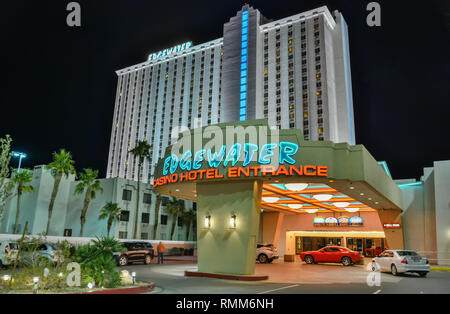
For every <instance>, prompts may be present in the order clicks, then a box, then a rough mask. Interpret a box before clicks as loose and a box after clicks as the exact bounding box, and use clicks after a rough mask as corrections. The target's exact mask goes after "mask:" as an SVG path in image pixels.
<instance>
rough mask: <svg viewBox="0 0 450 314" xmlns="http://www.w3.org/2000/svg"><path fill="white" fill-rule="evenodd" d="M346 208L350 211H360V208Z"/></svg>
mask: <svg viewBox="0 0 450 314" xmlns="http://www.w3.org/2000/svg"><path fill="white" fill-rule="evenodd" d="M345 210H346V211H348V212H349V213H356V212H357V211H359V208H346V209H345Z"/></svg>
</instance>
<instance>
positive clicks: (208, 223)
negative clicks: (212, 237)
mask: <svg viewBox="0 0 450 314" xmlns="http://www.w3.org/2000/svg"><path fill="white" fill-rule="evenodd" d="M210 227H211V216H210V215H208V216H206V217H205V228H208V229H209V228H210Z"/></svg>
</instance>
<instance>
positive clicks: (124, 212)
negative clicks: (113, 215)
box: [120, 210, 130, 221]
mask: <svg viewBox="0 0 450 314" xmlns="http://www.w3.org/2000/svg"><path fill="white" fill-rule="evenodd" d="M129 220H130V211H129V210H122V211H121V212H120V221H129Z"/></svg>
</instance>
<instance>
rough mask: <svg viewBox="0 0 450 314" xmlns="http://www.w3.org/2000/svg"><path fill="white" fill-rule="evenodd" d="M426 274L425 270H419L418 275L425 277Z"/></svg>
mask: <svg viewBox="0 0 450 314" xmlns="http://www.w3.org/2000/svg"><path fill="white" fill-rule="evenodd" d="M427 275H428V273H427V272H426V271H423V272H420V273H419V276H420V277H426V276H427Z"/></svg>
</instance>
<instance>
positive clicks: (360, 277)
mask: <svg viewBox="0 0 450 314" xmlns="http://www.w3.org/2000/svg"><path fill="white" fill-rule="evenodd" d="M295 264H296V265H293V264H292V263H288V264H283V263H282V262H281V263H279V264H270V265H258V264H257V265H256V273H266V274H268V275H269V280H267V281H261V282H242V281H232V280H221V279H212V278H198V277H185V276H184V271H185V270H191V271H195V270H197V265H196V264H195V263H189V262H179V261H178V262H175V261H174V262H166V263H165V264H164V265H158V264H150V265H129V266H126V267H122V269H127V270H128V271H130V272H131V271H135V272H136V274H137V279H138V280H141V281H151V282H154V283H155V286H156V289H155V291H154V292H152V293H153V294H159V293H162V294H164V293H168V294H272V293H273V294H278V293H280V294H286V293H287V294H397V293H401V294H437V293H445V294H450V272H448V271H431V272H430V273H429V274H428V276H427V277H426V278H421V277H419V276H417V275H415V274H405V275H400V276H392V275H391V274H388V273H373V272H370V271H367V270H366V268H365V266H364V265H359V266H351V267H343V266H338V265H332V264H322V265H320V264H319V265H304V264H301V263H298V264H297V263H295ZM270 267H272V269H271V268H270ZM306 267H308V268H306ZM299 272H302V273H301V274H300V275H299ZM280 273H283V276H278V274H280ZM289 273H290V274H292V275H291V276H289V275H286V274H289ZM324 273H326V276H324ZM334 274H335V275H334ZM277 276H278V277H277ZM277 278H278V280H277Z"/></svg>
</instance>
